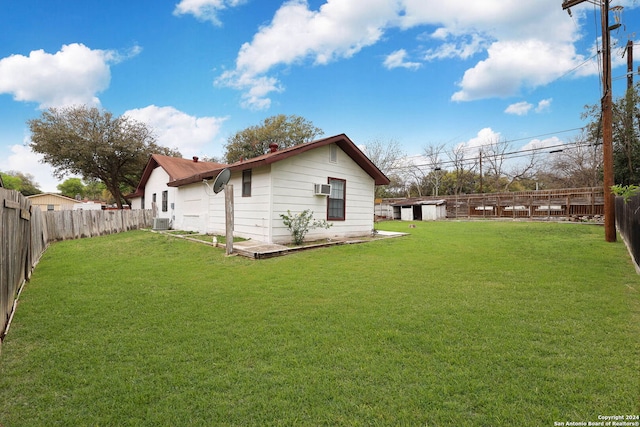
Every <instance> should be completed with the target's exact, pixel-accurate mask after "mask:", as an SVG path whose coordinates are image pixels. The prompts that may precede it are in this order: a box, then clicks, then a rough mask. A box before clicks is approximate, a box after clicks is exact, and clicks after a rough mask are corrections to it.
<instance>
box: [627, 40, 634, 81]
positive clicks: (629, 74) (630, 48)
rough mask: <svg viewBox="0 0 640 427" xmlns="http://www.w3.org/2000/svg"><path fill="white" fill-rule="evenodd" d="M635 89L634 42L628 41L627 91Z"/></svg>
mask: <svg viewBox="0 0 640 427" xmlns="http://www.w3.org/2000/svg"><path fill="white" fill-rule="evenodd" d="M632 88H633V41H632V40H628V41H627V90H631V89H632Z"/></svg>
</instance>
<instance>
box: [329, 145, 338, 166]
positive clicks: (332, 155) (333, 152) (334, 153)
mask: <svg viewBox="0 0 640 427" xmlns="http://www.w3.org/2000/svg"><path fill="white" fill-rule="evenodd" d="M329 161H330V162H331V163H338V146H337V145H336V144H331V145H330V146H329Z"/></svg>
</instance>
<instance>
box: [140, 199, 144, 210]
mask: <svg viewBox="0 0 640 427" xmlns="http://www.w3.org/2000/svg"><path fill="white" fill-rule="evenodd" d="M140 209H144V196H142V197H141V198H140Z"/></svg>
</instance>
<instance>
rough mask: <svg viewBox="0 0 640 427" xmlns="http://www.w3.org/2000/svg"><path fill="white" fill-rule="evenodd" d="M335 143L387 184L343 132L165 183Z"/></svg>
mask: <svg viewBox="0 0 640 427" xmlns="http://www.w3.org/2000/svg"><path fill="white" fill-rule="evenodd" d="M330 144H336V145H337V146H338V147H340V148H341V149H342V151H344V152H345V153H346V154H347V155H348V156H349V157H351V159H353V161H355V162H356V163H357V164H358V165H359V166H360V167H361V168H362V169H363V170H364V171H365V172H367V173H368V174H369V175H370V176H371V177H372V178H373V179H374V181H375V184H376V185H387V184H389V178H387V177H386V175H385V174H384V173H382V171H381V170H380V169H378V167H377V166H376V165H375V164H373V162H372V161H371V160H369V158H368V157H367V156H366V155H365V154H364V153H363V152H362V151H361V150H360V149H359V148H358V147H357V146H356V145H355V144H354V143H353V141H351V140H350V139H349V137H347V135H345V134H340V135H335V136H332V137H329V138H323V139H318V140H316V141H312V142H307V143H305V144H300V145H295V146H293V147H289V148H283V149H280V150H277V151H275V152H271V153H267V154H263V155H261V156H258V157H254V158H252V159H248V160H241V161H238V162H235V163H233V164H230V165H218V166H217V167H215V168H212V169H210V170H207V171H201V172H199V173H197V174H194V175H191V176H189V177H184V178H177V179H174V180H172V181H170V182H169V183H168V184H167V185H169V186H170V187H180V186H182V185H187V184H192V183H194V182H201V181H202V180H205V179H212V178H214V177H216V176H217V175H218V173H220V171H221V170H223V169H224V168H229V169H230V170H231V171H240V170H245V169H249V168H255V167H259V166H265V165H270V164H272V163H276V162H279V161H281V160H284V159H288V158H289V157H292V156H296V155H298V154H302V153H304V152H307V151H309V150H313V149H316V148H319V147H324V146H326V145H330Z"/></svg>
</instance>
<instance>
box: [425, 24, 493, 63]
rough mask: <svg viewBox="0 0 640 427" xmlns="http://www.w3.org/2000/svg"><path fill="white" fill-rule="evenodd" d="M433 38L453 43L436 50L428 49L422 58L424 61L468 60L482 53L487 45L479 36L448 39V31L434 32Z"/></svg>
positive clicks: (471, 35) (445, 44) (472, 35)
mask: <svg viewBox="0 0 640 427" xmlns="http://www.w3.org/2000/svg"><path fill="white" fill-rule="evenodd" d="M433 38H434V39H440V38H441V39H442V40H448V39H453V42H448V43H443V44H442V45H440V46H438V47H436V48H432V49H428V50H427V52H426V53H425V56H424V59H425V60H427V61H433V60H441V59H452V58H458V59H468V58H470V57H472V56H473V55H475V54H477V53H480V52H482V51H484V50H485V49H486V47H487V44H488V41H487V40H485V39H484V38H483V37H482V36H481V35H480V34H470V35H468V36H462V37H450V35H449V33H448V31H444V32H441V31H440V32H439V31H436V32H435V33H434V35H433Z"/></svg>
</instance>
